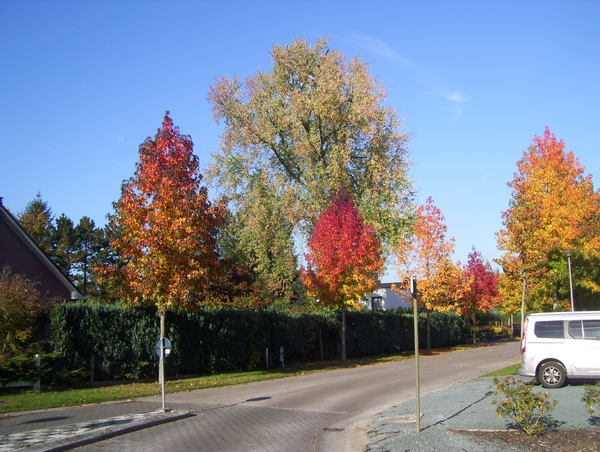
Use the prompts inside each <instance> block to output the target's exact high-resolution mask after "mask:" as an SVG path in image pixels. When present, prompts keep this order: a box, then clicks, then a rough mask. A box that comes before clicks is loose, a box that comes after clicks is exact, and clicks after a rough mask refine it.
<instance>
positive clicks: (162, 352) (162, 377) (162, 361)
mask: <svg viewBox="0 0 600 452" xmlns="http://www.w3.org/2000/svg"><path fill="white" fill-rule="evenodd" d="M159 365H160V392H161V398H162V410H163V411H167V409H166V407H165V338H164V337H162V336H161V338H160V364H159Z"/></svg>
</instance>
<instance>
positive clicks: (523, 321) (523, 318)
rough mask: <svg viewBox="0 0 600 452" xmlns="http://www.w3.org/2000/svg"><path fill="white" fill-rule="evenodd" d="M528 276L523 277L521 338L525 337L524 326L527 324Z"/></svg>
mask: <svg viewBox="0 0 600 452" xmlns="http://www.w3.org/2000/svg"><path fill="white" fill-rule="evenodd" d="M526 287H527V278H523V295H522V296H521V339H523V327H524V326H525V288H526Z"/></svg>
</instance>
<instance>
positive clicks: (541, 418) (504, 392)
mask: <svg viewBox="0 0 600 452" xmlns="http://www.w3.org/2000/svg"><path fill="white" fill-rule="evenodd" d="M494 385H495V386H496V394H497V398H496V400H494V401H493V402H492V404H494V405H496V406H497V408H496V413H497V414H498V417H504V418H507V419H508V420H509V421H512V422H514V423H515V424H516V425H518V426H519V427H521V428H522V429H523V431H524V432H525V433H527V434H528V435H530V436H531V435H539V434H541V433H544V431H545V430H546V428H547V427H548V426H549V425H551V424H553V423H554V422H553V421H552V418H551V417H550V413H551V412H552V410H553V409H554V407H555V406H556V404H557V403H558V401H556V400H553V401H551V400H550V397H549V395H548V393H547V392H545V393H543V394H542V393H540V392H533V386H532V385H528V384H525V383H523V382H522V381H521V379H515V378H514V377H513V376H508V377H505V378H503V379H499V378H498V377H494Z"/></svg>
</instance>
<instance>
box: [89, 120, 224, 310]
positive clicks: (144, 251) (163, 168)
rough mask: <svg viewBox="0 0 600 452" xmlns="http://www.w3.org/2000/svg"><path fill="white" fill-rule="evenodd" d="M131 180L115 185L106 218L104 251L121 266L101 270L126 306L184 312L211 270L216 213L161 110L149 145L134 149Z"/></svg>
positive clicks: (187, 148) (185, 144) (182, 139)
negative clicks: (108, 236) (109, 230)
mask: <svg viewBox="0 0 600 452" xmlns="http://www.w3.org/2000/svg"><path fill="white" fill-rule="evenodd" d="M139 154H140V160H139V162H138V163H137V164H136V170H135V173H134V176H133V177H131V178H130V179H128V180H126V181H124V182H123V184H122V186H121V197H120V199H119V200H118V201H117V202H116V203H114V209H115V213H114V215H112V216H111V217H110V221H111V223H112V224H113V226H114V229H116V230H118V234H116V235H115V237H114V239H113V241H112V247H113V248H114V250H115V251H116V252H117V254H118V255H119V256H120V257H121V259H122V261H121V262H120V263H117V264H116V265H112V266H110V265H105V266H104V267H103V268H102V269H101V272H102V273H103V275H104V278H108V279H111V281H112V284H113V287H114V288H115V289H116V290H117V293H119V294H120V295H121V296H123V297H124V298H125V300H126V301H128V302H129V303H152V304H156V305H157V306H158V308H159V311H161V312H163V311H164V310H165V309H168V308H170V307H183V308H188V309H192V308H194V307H196V305H197V303H198V302H199V301H202V300H204V299H205V298H206V295H207V294H206V288H207V287H208V286H209V282H210V278H211V275H212V274H213V272H214V271H216V269H218V267H219V262H218V255H217V251H216V237H217V233H218V227H219V225H220V223H221V221H222V218H223V214H224V208H223V206H222V205H220V204H218V205H213V204H212V203H211V202H210V201H209V199H208V192H207V189H206V187H203V186H201V181H202V175H201V174H200V173H199V170H198V159H197V157H196V156H195V155H194V154H193V143H192V140H191V138H190V137H189V136H187V135H182V134H180V132H179V128H178V127H175V126H174V125H173V121H172V120H171V118H170V117H169V112H167V113H166V114H165V117H164V120H163V123H162V127H161V128H160V129H159V130H158V132H157V134H156V136H155V138H154V139H152V138H150V137H149V138H147V139H146V141H144V142H143V143H142V144H141V145H140V149H139Z"/></svg>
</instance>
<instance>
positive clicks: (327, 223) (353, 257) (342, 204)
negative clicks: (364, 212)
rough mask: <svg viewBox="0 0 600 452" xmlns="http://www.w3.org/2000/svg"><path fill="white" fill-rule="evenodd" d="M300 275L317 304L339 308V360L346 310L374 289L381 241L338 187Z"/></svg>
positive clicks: (380, 261) (380, 266) (310, 243)
mask: <svg viewBox="0 0 600 452" xmlns="http://www.w3.org/2000/svg"><path fill="white" fill-rule="evenodd" d="M308 247H309V249H310V253H308V254H307V255H306V261H307V268H303V269H302V273H301V278H302V281H303V282H304V284H305V286H306V293H307V295H309V296H312V297H314V298H315V299H316V302H317V304H319V305H322V306H327V307H330V308H334V309H341V310H342V359H344V360H345V359H346V337H345V331H346V309H348V308H349V307H354V308H360V307H361V305H360V304H359V301H360V300H361V299H363V298H364V296H365V295H366V294H369V293H371V292H374V291H375V289H376V288H377V286H378V284H379V282H378V280H379V275H380V273H381V272H382V270H383V264H384V260H383V258H382V257H381V244H380V241H379V239H378V238H377V237H376V235H375V231H374V230H373V228H372V227H371V226H370V225H367V224H365V223H364V220H363V218H362V217H361V216H360V215H359V213H358V209H357V208H356V207H355V206H354V202H353V200H352V197H351V196H350V194H349V193H348V191H347V190H345V189H343V188H342V189H340V190H339V191H338V192H337V193H336V194H335V195H334V196H333V198H332V200H331V204H330V205H329V206H328V207H327V208H326V209H325V210H324V211H323V212H322V213H321V215H320V216H319V218H318V219H317V222H316V224H315V228H314V230H313V232H312V236H311V238H310V240H309V241H308Z"/></svg>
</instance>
